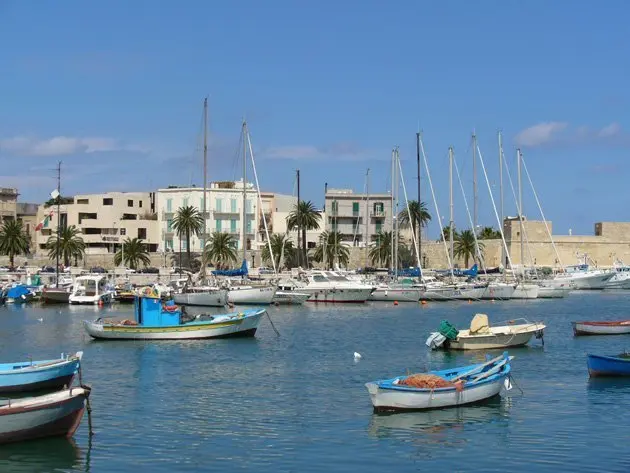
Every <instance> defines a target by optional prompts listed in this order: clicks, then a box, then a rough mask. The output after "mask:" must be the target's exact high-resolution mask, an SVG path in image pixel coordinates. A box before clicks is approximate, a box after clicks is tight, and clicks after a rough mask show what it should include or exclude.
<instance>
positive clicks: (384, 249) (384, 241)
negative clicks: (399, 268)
mask: <svg viewBox="0 0 630 473" xmlns="http://www.w3.org/2000/svg"><path fill="white" fill-rule="evenodd" d="M375 241H376V244H375V245H374V246H373V247H372V248H371V249H370V260H371V261H372V263H373V264H378V265H380V264H382V265H386V266H387V267H389V266H390V261H391V258H392V232H385V231H381V232H379V233H377V234H376V240H375Z"/></svg>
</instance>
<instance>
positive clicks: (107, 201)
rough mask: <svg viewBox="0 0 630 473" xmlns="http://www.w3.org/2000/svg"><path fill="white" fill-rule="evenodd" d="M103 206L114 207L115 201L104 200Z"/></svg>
mask: <svg viewBox="0 0 630 473" xmlns="http://www.w3.org/2000/svg"><path fill="white" fill-rule="evenodd" d="M103 205H114V199H103Z"/></svg>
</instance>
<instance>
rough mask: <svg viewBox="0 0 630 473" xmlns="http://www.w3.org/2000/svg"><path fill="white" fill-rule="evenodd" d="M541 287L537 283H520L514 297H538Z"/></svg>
mask: <svg viewBox="0 0 630 473" xmlns="http://www.w3.org/2000/svg"><path fill="white" fill-rule="evenodd" d="M538 291H539V287H538V286H537V285H536V284H523V283H521V284H518V285H517V286H516V288H515V289H514V293H513V294H512V299H537V298H538Z"/></svg>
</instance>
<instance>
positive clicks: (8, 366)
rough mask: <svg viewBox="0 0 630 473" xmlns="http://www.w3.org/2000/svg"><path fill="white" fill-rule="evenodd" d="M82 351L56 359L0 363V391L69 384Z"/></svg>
mask: <svg viewBox="0 0 630 473" xmlns="http://www.w3.org/2000/svg"><path fill="white" fill-rule="evenodd" d="M82 356H83V352H77V353H75V354H74V355H69V356H65V357H64V356H63V355H62V356H61V357H60V358H58V359H56V360H43V361H24V362H19V363H2V364H0V393H10V392H27V391H38V390H42V389H60V388H62V387H64V386H70V384H71V383H72V380H73V378H74V376H75V375H76V374H77V373H78V371H79V368H80V366H81V357H82Z"/></svg>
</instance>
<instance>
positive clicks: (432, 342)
mask: <svg viewBox="0 0 630 473" xmlns="http://www.w3.org/2000/svg"><path fill="white" fill-rule="evenodd" d="M518 320H522V321H523V322H524V323H521V324H516V323H515V322H517V321H518ZM544 330H545V325H544V324H543V323H542V322H533V323H532V322H528V321H527V320H525V319H516V320H510V321H508V325H501V326H496V327H491V326H490V323H489V322H488V316H487V315H486V314H476V315H475V316H474V317H473V319H472V322H471V323H470V328H469V329H468V330H457V329H456V328H455V327H454V326H453V325H451V324H450V323H449V322H448V321H446V320H444V321H442V323H441V324H440V330H439V331H438V332H434V333H432V334H431V335H430V336H429V338H428V339H427V341H426V345H427V346H428V347H430V348H431V349H433V350H437V349H439V348H442V349H446V350H448V349H451V350H493V349H499V348H508V347H519V346H523V345H526V344H527V343H528V342H529V341H530V340H531V338H532V337H534V336H535V337H536V338H540V339H542V338H543V334H544ZM543 343H544V341H543Z"/></svg>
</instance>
